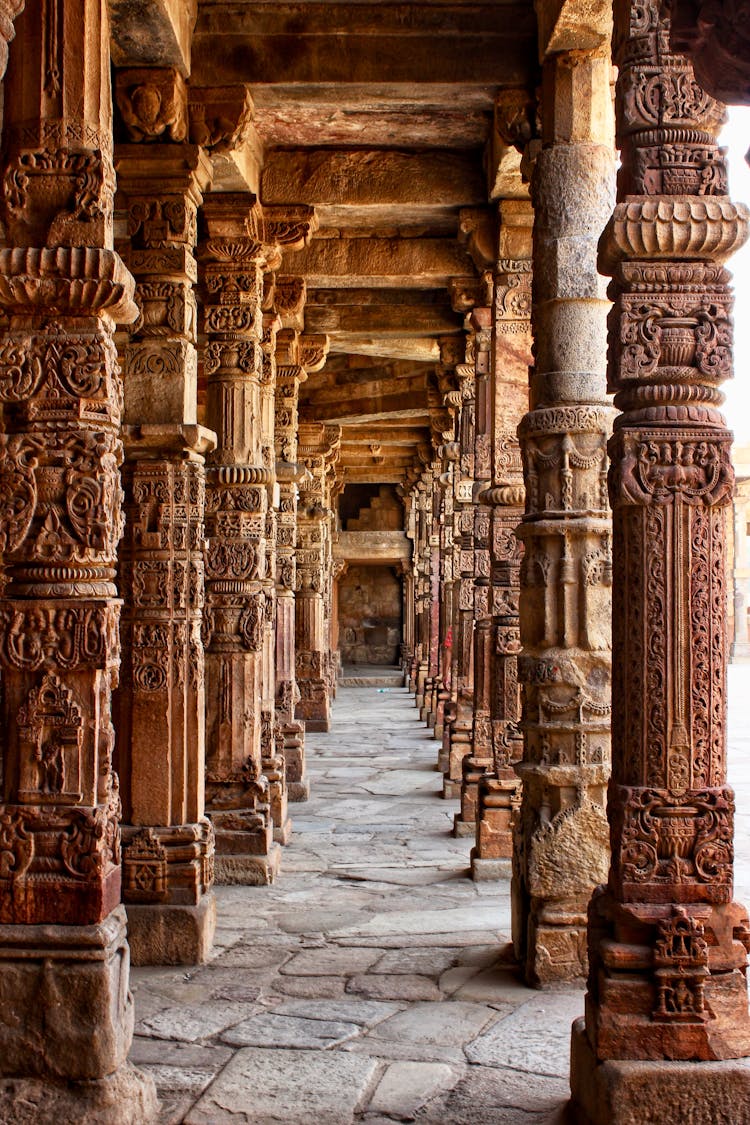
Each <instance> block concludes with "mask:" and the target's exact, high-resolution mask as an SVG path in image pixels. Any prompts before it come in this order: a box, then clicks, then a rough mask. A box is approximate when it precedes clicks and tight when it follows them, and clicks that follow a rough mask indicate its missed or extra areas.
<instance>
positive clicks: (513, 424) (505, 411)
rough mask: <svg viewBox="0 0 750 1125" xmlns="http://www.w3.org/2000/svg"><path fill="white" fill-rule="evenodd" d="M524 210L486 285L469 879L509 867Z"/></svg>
mask: <svg viewBox="0 0 750 1125" xmlns="http://www.w3.org/2000/svg"><path fill="white" fill-rule="evenodd" d="M531 222H532V213H531V207H530V205H529V204H527V203H523V202H520V201H519V202H515V201H514V202H504V203H502V204H501V205H500V247H499V249H500V255H499V259H498V265H497V271H496V273H495V282H494V305H493V309H494V315H493V326H492V344H493V354H492V365H491V374H490V378H491V383H492V392H491V399H492V404H493V406H492V411H493V414H492V487H491V488H490V489H487V490H486V491H485V493H484V500H485V502H486V503H488V504H490V505H492V531H491V541H490V542H491V545H490V557H491V582H490V610H491V614H492V634H493V635H492V641H491V645H490V661H491V666H492V670H491V675H490V725H491V732H492V763H491V766H489V767H488V768H487V769H486V770H485V773H484V775H483V777H482V779H481V780H480V782H479V811H478V815H477V838H476V846H475V848H474V850H473V851H472V859H471V869H472V875H473V877H474V879H494V878H497V877H498V876H499V875H500V874H501V873H502V874H505V873H506V872H507V871H508V870H509V868H510V861H511V859H512V856H513V821H514V818H515V808H516V804H517V803H518V801H519V799H520V792H519V789H520V785H519V781H518V778H517V776H516V774H515V770H514V768H513V767H514V764H515V763H516V762H517V760H518V759H520V757H521V756H522V753H523V740H522V735H521V731H520V726H519V721H520V717H521V707H520V696H519V688H518V667H517V659H518V653H519V651H520V633H519V620H518V611H519V596H520V566H521V555H522V549H521V546H520V543H519V540H518V539H517V538H516V528H517V526H518V523H519V521H520V519H521V516H522V514H523V509H522V504H523V497H524V492H523V474H522V467H521V453H520V447H519V443H518V438H517V436H516V431H517V427H518V422H519V421H520V419H521V417H522V415H523V413H524V412H525V411H526V410H527V408H528V401H529V392H528V381H529V380H528V373H529V365H530V363H531V360H532V357H531V259H530V257H525V256H522V255H524V254H530V253H531Z"/></svg>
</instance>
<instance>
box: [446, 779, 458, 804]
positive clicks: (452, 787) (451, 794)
mask: <svg viewBox="0 0 750 1125" xmlns="http://www.w3.org/2000/svg"><path fill="white" fill-rule="evenodd" d="M460 796H461V782H460V781H451V780H450V779H449V778H444V779H443V798H444V800H446V801H457V800H458V799H459V798H460Z"/></svg>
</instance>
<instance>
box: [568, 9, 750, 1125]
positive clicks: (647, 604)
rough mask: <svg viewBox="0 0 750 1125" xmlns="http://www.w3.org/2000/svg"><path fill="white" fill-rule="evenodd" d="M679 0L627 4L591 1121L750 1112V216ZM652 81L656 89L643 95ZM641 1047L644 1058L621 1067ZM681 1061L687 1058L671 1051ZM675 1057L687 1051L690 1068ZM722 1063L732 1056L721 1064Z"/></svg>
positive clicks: (614, 222)
mask: <svg viewBox="0 0 750 1125" xmlns="http://www.w3.org/2000/svg"><path fill="white" fill-rule="evenodd" d="M667 13H668V8H667V6H666V5H662V4H661V3H659V0H647V2H646V3H638V4H634V5H632V6H629V5H627V4H623V5H621V6H620V7H619V8H618V9H617V11H616V25H615V38H614V47H615V61H616V62H617V64H618V84H617V128H618V139H619V142H620V145H621V150H622V168H621V171H620V173H619V178H618V203H617V206H616V208H615V211H614V215H613V217H612V219H611V221H610V223H609V225H608V227H607V229H606V231H605V233H604V235H603V236H602V239H601V243H600V262H601V265H602V267H603V269H604V270H606V272H607V273H609V274H610V275H611V276H612V278H613V282H612V286H611V288H610V294H611V296H612V298H613V300H614V306H613V309H612V312H611V314H610V322H609V323H610V335H609V345H610V347H609V382H610V386H611V388H612V389H613V390H614V391H616V398H615V404H616V405H617V406H618V407H619V408H620V409H621V410H622V414H621V415H620V416H619V417H618V419H617V421H616V422H615V432H614V436H613V438H612V441H611V443H610V455H611V462H612V464H611V469H610V477H609V487H610V497H611V502H612V507H613V512H614V560H613V566H614V579H613V588H614V605H613V667H614V677H613V684H612V703H613V717H612V718H613V721H612V738H613V742H612V781H611V784H610V791H609V805H608V816H609V821H610V830H611V840H612V862H611V866H610V871H609V882H608V884H607V887H606V889H604V888H602V889H601V890H600V891H599V892H598V893H597V894H596V895H595V896H594V898H593V900H592V903H591V908H590V930H589V949H590V972H589V982H588V986H589V987H588V994H587V1000H586V1020H585V1027H584V1026H583V1022H582V1021H581V1022H579V1023H578V1024H577V1025H576V1028H575V1031H574V1053H573V1091H574V1097H575V1099H576V1103H577V1105H578V1106H579V1107H581V1108H583V1109H584V1110H585V1112H586V1114H587V1116H588V1118H589V1119H591V1120H592V1121H594V1122H600V1121H601V1122H604V1121H605V1120H606V1121H607V1122H610V1121H612V1122H621V1121H625V1120H628V1121H630V1120H634V1119H636V1118H641V1117H643V1116H645V1114H646V1107H647V1106H648V1107H651V1106H653V1105H654V1104H658V1105H659V1112H660V1113H661V1115H662V1116H663V1118H664V1120H677V1118H679V1117H680V1116H683V1115H684V1114H685V1112H686V1110H685V1108H684V1107H685V1106H688V1105H689V1107H690V1109H689V1113H690V1115H691V1116H692V1118H693V1120H695V1121H701V1122H703V1121H705V1122H709V1121H710V1122H712V1123H727V1125H728V1123H729V1122H737V1121H746V1120H748V1113H749V1112H750V1111H748V1106H749V1105H750V1067H748V1065H747V1059H746V1058H745V1063H744V1065H738V1064H735V1063H732V1062H729V1061H727V1062H724V1063H722V1062H721V1060H732V1059H740V1058H743V1057H745V1056H747V1055H749V1054H750V1020H749V1019H748V998H747V984H746V976H745V974H746V963H747V950H748V948H749V947H750V927H749V926H748V918H747V913H746V911H745V910H744V909H743V908H742V907H740V906H739V905H737V904H736V903H734V902H733V901H732V892H733V888H732V878H733V850H732V844H733V833H734V826H733V812H734V796H733V793H732V790H731V789H730V788H729V787H728V786H727V784H726V658H727V639H728V638H727V635H726V608H727V606H726V601H727V589H726V583H727V573H726V569H727V568H726V555H727V552H726V537H727V524H728V519H727V517H728V514H729V513H730V512H731V497H732V485H733V471H732V465H731V458H730V443H731V434H730V433H729V431H728V430H727V429H726V425H725V423H724V419H723V417H722V415H721V414H720V412H719V410H718V407H719V406H720V404H721V402H722V395H721V392H720V390H719V388H720V386H721V383H722V382H723V381H724V380H725V379H726V378H728V377H729V376H730V375H731V373H732V322H731V308H732V299H731V291H730V288H729V274H728V273H727V271H726V270H725V269H724V267H723V264H722V263H723V262H724V261H725V260H726V258H727V257H729V255H730V254H731V253H732V252H733V251H734V250H735V249H736V248H737V247H738V246H740V245H741V244H742V242H743V241H744V240H745V238H746V236H747V227H748V215H747V210H746V209H745V208H744V207H742V208H738V207H737V206H735V205H734V204H732V202H731V201H730V200H729V198H728V197H727V194H726V193H727V185H726V169H725V165H724V157H723V154H722V152H721V150H720V149H719V147H718V145H717V143H716V134H717V132H718V130H719V127H720V125H721V122H722V119H723V115H724V107H723V106H722V105H721V104H719V103H717V102H715V101H714V100H713V99H712V98H711V97H709V96H708V95H707V94H706V93H705V92H704V91H703V90H702V89H701V88H700V86H699V85H698V84H697V82H696V81H695V78H694V75H693V72H692V68H691V65H690V63H689V62H688V60H687V59H686V58H685V57H684V56H681V55H678V54H675V53H673V51H672V49H671V48H670V44H669V20H668V14H667ZM641 91H648V92H649V96H648V97H643V96H641ZM623 1060H631V1061H630V1062H627V1063H624V1062H623ZM666 1060H673V1061H672V1062H671V1065H665V1061H666ZM676 1060H684V1061H682V1062H681V1063H679V1062H676ZM717 1060H718V1061H717Z"/></svg>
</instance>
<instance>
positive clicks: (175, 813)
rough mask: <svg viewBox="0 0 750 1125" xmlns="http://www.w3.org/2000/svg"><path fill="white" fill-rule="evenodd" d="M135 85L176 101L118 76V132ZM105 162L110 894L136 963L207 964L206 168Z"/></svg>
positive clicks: (211, 923) (191, 154) (142, 152)
mask: <svg viewBox="0 0 750 1125" xmlns="http://www.w3.org/2000/svg"><path fill="white" fill-rule="evenodd" d="M144 82H150V83H151V84H152V85H153V86H154V88H156V89H159V90H161V91H164V90H165V89H169V90H170V92H171V94H172V101H173V102H174V103H176V104H180V100H181V99H182V101H183V103H184V100H185V97H184V88H183V84H182V80H181V79H180V78H179V75H177V74H176V72H174V71H166V72H164V71H159V70H154V71H147V72H145V74H144V72H143V71H140V70H139V71H136V72H131V71H120V72H118V75H117V95H118V102H119V104H120V105H121V107H122V111H123V113H124V114H125V115H126V120H128V121H130V122H131V131H135V130H136V128H137V126H136V121H137V118H136V117H135V116H134V113H133V110H132V101H131V97H130V95H131V92H132V90H133V88H134V87H135V88H136V89H139V90H141V91H142V89H143V84H144ZM183 120H184V118H183ZM116 155H117V170H118V175H119V189H120V192H121V193H122V194H123V196H124V197H125V200H126V202H127V212H128V233H129V235H130V241H129V243H128V245H127V246H126V247H125V248H124V250H123V253H124V255H125V260H126V261H127V264H128V265H129V266H130V269H131V271H132V272H133V274H134V276H135V278H136V282H137V287H136V302H137V304H138V308H139V311H140V315H139V317H138V320H137V321H136V323H135V324H134V325H133V327H132V329H131V334H130V337H129V339H128V342H127V343H124V344H123V345H122V346H121V356H122V363H123V369H124V374H125V427H124V437H125V447H126V458H127V459H126V465H125V469H124V485H125V510H126V517H127V518H126V534H125V538H124V541H123V545H122V548H121V552H120V568H119V581H120V591H121V594H122V596H123V599H124V608H123V624H122V633H123V665H122V672H121V677H120V689H119V691H118V692H117V693H116V696H115V723H116V727H117V733H118V739H117V759H116V761H117V769H118V772H119V775H120V784H121V791H122V801H123V820H124V823H125V825H126V826H127V827H126V828H124V829H123V837H124V839H123V900H124V902H125V903H126V904H127V908H128V926H129V937H130V944H131V951H132V957H133V960H134V961H135V963H136V964H142V965H143V964H163V963H167V964H174V963H183V964H194V963H196V962H200V961H205V960H206V958H207V957H208V954H209V952H210V948H211V942H212V937H213V930H214V927H215V913H216V910H215V904H214V899H213V894H212V893H211V890H210V888H211V885H212V882H213V852H214V848H213V830H212V829H211V825H210V822H209V821H208V820H207V819H206V818H205V816H204V785H205V697H204V656H203V643H202V640H201V624H202V611H203V600H204V579H203V551H204V503H205V475H204V457H203V454H204V452H205V451H206V450H207V449H209V448H211V445H212V444H213V442H214V440H215V439H214V435H213V434H211V433H210V431H208V430H205V429H204V428H203V427H201V426H198V425H197V424H196V419H197V357H196V348H195V339H196V331H197V325H196V299H195V294H194V285H195V282H196V280H197V266H196V262H195V257H194V250H195V239H196V214H197V209H198V207H199V205H200V203H201V200H202V193H203V191H204V190H205V188H206V186H207V184H208V182H209V179H210V163H209V160H208V157H207V156H206V154H205V153H204V151H203V150H202V149H199V148H197V147H196V146H194V145H185V144H169V145H166V144H163V145H160V144H155V145H140V144H128V145H122V146H120V147H119V148H118V151H117V154H116ZM156 199H158V202H156ZM155 755H158V757H156V756H155Z"/></svg>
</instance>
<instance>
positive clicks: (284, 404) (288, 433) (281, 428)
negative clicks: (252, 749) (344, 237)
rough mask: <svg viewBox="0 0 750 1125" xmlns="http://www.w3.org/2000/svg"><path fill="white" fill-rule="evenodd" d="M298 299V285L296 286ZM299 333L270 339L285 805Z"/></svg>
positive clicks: (296, 793) (299, 793) (302, 797)
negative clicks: (273, 344)
mask: <svg viewBox="0 0 750 1125" xmlns="http://www.w3.org/2000/svg"><path fill="white" fill-rule="evenodd" d="M301 290H302V294H303V296H304V287H303V286H301ZM299 360H300V347H299V333H298V332H296V331H295V330H294V329H291V328H290V329H285V330H283V331H282V332H281V333H280V334H279V335H278V336H277V338H276V401H275V455H276V479H277V481H278V485H279V511H278V517H277V521H276V717H277V719H278V722H279V726H280V730H281V736H282V739H283V746H284V759H285V768H286V780H287V792H288V796H289V800H290V801H306V800H307V798H308V797H309V795H310V783H309V781H308V779H307V775H306V772H305V727H304V724H303V723H302V722H300V720H299V719H298V718H296V716H295V707H296V705H297V703H298V701H299V689H298V687H297V677H296V671H295V639H294V614H295V610H294V604H295V593H294V591H295V585H296V574H297V566H296V547H297V492H298V485H299V482H300V480H301V479H302V477H303V476H304V473H305V472H306V470H305V468H304V466H302V465H300V464H299V462H298V460H297V428H298V407H299V388H300V384H301V383H303V382H304V381H305V379H306V378H307V372H306V371H305V369H304V367H303V366H302V365H301V363H300V362H299Z"/></svg>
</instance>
